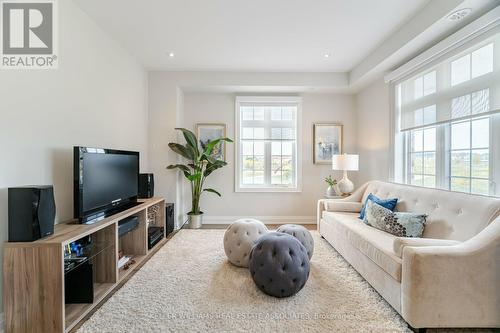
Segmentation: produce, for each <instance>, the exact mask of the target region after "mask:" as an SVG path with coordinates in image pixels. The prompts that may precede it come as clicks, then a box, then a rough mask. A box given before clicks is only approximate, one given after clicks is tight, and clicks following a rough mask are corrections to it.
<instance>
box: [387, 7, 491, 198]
mask: <svg viewBox="0 0 500 333" xmlns="http://www.w3.org/2000/svg"><path fill="white" fill-rule="evenodd" d="M499 14H500V7H498V8H496V9H494V10H492V11H491V12H489V13H488V14H485V15H484V16H483V17H481V18H479V19H478V20H476V21H474V22H473V23H471V24H470V25H468V26H466V27H464V28H463V29H461V30H459V31H458V32H457V33H455V34H453V35H451V36H450V37H448V38H446V39H444V40H443V41H441V42H440V43H438V44H436V45H435V46H434V47H431V48H430V49H428V50H427V51H425V52H423V53H422V54H420V55H419V56H417V57H415V58H414V59H412V60H411V61H409V62H408V63H406V64H404V65H402V66H401V67H399V68H398V69H396V70H394V71H393V72H391V73H389V74H388V75H386V76H385V81H386V83H390V99H391V102H390V107H391V113H390V114H391V117H390V121H391V136H390V141H391V142H390V159H391V161H392V163H391V164H390V166H391V169H390V176H389V180H390V181H393V182H400V183H405V184H410V179H408V178H409V177H408V175H409V170H408V168H409V166H410V161H409V159H408V156H409V137H410V133H411V129H409V130H407V131H405V132H401V131H400V122H401V118H400V117H401V115H400V114H399V113H398V112H397V110H398V109H400V105H399V103H400V99H401V95H400V91H399V90H398V89H397V87H398V85H399V84H400V83H401V82H403V81H405V80H407V79H408V78H410V77H411V76H413V75H414V74H413V73H417V72H419V71H421V72H422V73H423V74H419V75H420V76H423V75H424V74H426V73H428V72H430V71H432V70H433V68H434V65H435V64H436V63H440V62H441V61H442V59H443V58H444V57H446V58H447V59H449V64H450V66H451V62H453V61H454V60H456V59H458V58H460V57H462V56H463V55H460V56H457V54H460V53H462V52H461V51H462V50H463V49H466V48H468V47H470V46H472V45H474V46H476V47H475V48H474V49H473V50H471V51H470V52H468V54H472V52H475V51H476V50H477V49H480V48H481V47H483V46H485V45H488V44H489V43H490V42H489V41H488V42H485V41H486V40H487V39H488V38H489V36H492V35H494V34H498V32H499V31H500V21H496V22H495V23H494V24H491V17H494V16H497V15H499ZM478 40H479V42H478ZM494 59H495V58H494ZM496 61H498V59H497V60H496ZM470 70H471V71H472V69H470ZM438 84H439V83H438ZM495 112H498V110H494V111H491V112H485V113H483V114H478V115H477V116H473V117H470V116H467V117H464V118H467V119H469V121H470V120H474V119H477V118H483V117H486V116H489V117H490V141H489V163H490V166H489V180H490V194H489V196H496V197H500V150H499V148H500V114H498V113H497V114H495ZM460 120H461V118H457V119H450V120H449V121H445V122H438V123H437V124H436V125H437V126H436V135H437V142H436V188H440V189H443V190H448V191H451V190H450V188H451V184H450V179H451V178H450V166H451V164H450V163H451V161H449V159H450V158H451V152H450V147H451V146H450V144H451V143H450V126H451V123H455V122H459V121H460ZM471 140H472V138H471ZM466 178H467V177H466ZM472 178H473V177H472ZM469 179H470V178H469ZM464 193H467V192H464ZM478 195H480V194H478Z"/></svg>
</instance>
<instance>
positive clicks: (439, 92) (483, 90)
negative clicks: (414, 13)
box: [393, 32, 500, 196]
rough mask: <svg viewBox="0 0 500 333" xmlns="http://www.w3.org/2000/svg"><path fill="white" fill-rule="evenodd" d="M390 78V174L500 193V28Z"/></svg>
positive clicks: (401, 178) (400, 179) (439, 185)
mask: <svg viewBox="0 0 500 333" xmlns="http://www.w3.org/2000/svg"><path fill="white" fill-rule="evenodd" d="M460 47H461V49H458V48H457V49H454V50H452V52H451V51H450V52H451V53H452V54H451V53H450V55H448V56H446V55H444V56H442V55H441V56H440V58H436V60H435V61H433V62H429V65H428V66H427V68H424V69H420V70H419V71H418V72H416V73H414V74H413V75H407V76H406V78H403V79H401V80H400V81H397V82H395V83H394V85H393V87H394V90H395V91H394V96H395V100H394V105H395V108H394V109H395V112H396V114H395V119H396V120H397V121H396V123H395V127H396V128H395V140H394V172H393V175H394V180H395V181H398V182H402V183H407V184H412V185H416V186H425V187H436V188H441V189H447V190H451V191H459V192H466V193H474V194H482V195H496V196H500V188H499V187H498V184H500V33H498V32H496V34H492V33H490V34H488V36H486V37H483V38H482V40H480V39H476V41H470V42H469V43H467V44H463V45H462V46H460Z"/></svg>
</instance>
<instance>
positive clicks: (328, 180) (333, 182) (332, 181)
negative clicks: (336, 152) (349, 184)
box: [325, 175, 337, 186]
mask: <svg viewBox="0 0 500 333" xmlns="http://www.w3.org/2000/svg"><path fill="white" fill-rule="evenodd" d="M325 182H326V183H327V184H328V185H330V186H335V185H337V180H336V179H333V178H332V176H331V175H329V176H328V177H326V178H325Z"/></svg>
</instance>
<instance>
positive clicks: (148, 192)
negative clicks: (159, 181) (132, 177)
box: [139, 173, 155, 199]
mask: <svg viewBox="0 0 500 333" xmlns="http://www.w3.org/2000/svg"><path fill="white" fill-rule="evenodd" d="M154 195H155V181H154V177H153V174H152V173H141V174H139V198H141V199H148V198H152V197H153V196H154Z"/></svg>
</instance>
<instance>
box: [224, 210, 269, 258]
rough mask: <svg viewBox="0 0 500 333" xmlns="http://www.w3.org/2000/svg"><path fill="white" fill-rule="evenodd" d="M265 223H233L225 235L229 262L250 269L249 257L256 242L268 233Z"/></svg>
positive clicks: (225, 249)
mask: <svg viewBox="0 0 500 333" xmlns="http://www.w3.org/2000/svg"><path fill="white" fill-rule="evenodd" d="M267 232H268V230H267V227H266V226H265V225H264V223H262V222H260V221H259V220H255V219H240V220H237V221H235V222H233V223H232V224H231V225H230V226H229V227H228V228H227V230H226V233H225V234H224V251H225V252H226V256H227V258H228V259H229V261H230V262H231V263H232V264H234V265H236V266H240V267H248V257H249V256H250V250H251V249H252V246H253V244H254V242H255V241H256V240H257V239H258V238H259V237H260V236H262V235H264V234H265V233H267Z"/></svg>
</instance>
